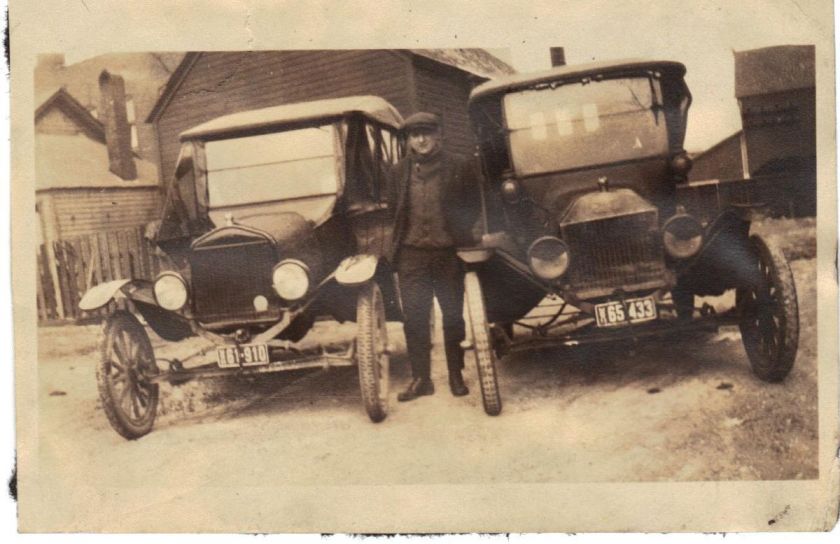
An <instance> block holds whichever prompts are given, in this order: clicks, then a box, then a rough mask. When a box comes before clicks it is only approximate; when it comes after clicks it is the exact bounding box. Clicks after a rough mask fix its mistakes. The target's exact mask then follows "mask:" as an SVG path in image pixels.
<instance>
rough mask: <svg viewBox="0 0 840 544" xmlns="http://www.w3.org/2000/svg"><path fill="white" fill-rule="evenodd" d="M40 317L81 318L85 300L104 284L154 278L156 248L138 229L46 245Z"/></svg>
mask: <svg viewBox="0 0 840 544" xmlns="http://www.w3.org/2000/svg"><path fill="white" fill-rule="evenodd" d="M37 260H38V278H37V285H38V287H37V289H38V320H39V321H41V322H49V321H75V320H80V319H84V318H88V317H96V316H97V314H100V313H102V312H101V311H100V312H94V313H89V312H82V311H81V310H80V309H79V300H81V298H82V295H84V293H85V291H87V290H88V289H89V288H91V287H92V286H94V285H97V284H99V283H102V282H105V281H110V280H115V279H120V278H146V279H152V278H154V277H155V276H156V275H157V274H158V272H160V262H159V260H158V257H157V256H156V254H155V251H154V246H153V245H152V244H151V243H150V242H149V241H148V240H147V239H146V237H145V236H144V228H143V227H142V226H141V227H136V228H131V229H124V230H118V231H111V232H99V233H95V234H90V235H87V236H82V237H78V238H71V239H66V240H58V241H55V242H50V243H46V244H42V245H41V247H40V248H38V259H37Z"/></svg>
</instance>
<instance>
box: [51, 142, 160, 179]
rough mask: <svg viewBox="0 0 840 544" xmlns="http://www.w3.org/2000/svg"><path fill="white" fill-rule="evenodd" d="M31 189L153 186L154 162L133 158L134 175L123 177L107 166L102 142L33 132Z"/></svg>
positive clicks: (155, 170)
mask: <svg viewBox="0 0 840 544" xmlns="http://www.w3.org/2000/svg"><path fill="white" fill-rule="evenodd" d="M35 157H36V160H35V190H36V191H43V190H48V189H81V188H91V189H104V188H116V187H119V188H134V187H157V185H158V183H157V169H156V168H155V165H154V164H152V163H151V162H149V161H146V160H143V159H135V160H136V164H137V179H135V180H132V181H126V180H124V179H122V178H120V177H119V176H117V175H116V174H113V173H112V172H111V171H110V170H109V169H108V168H109V166H108V149H107V148H106V147H105V144H102V143H99V142H97V141H94V140H91V139H90V138H88V137H86V136H83V135H80V134H75V135H63V134H37V133H36V134H35Z"/></svg>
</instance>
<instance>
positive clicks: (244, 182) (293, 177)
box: [205, 125, 341, 208]
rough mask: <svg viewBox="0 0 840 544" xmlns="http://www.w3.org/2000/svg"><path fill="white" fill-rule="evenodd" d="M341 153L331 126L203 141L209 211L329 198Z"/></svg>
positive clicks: (335, 186) (335, 185)
mask: <svg viewBox="0 0 840 544" xmlns="http://www.w3.org/2000/svg"><path fill="white" fill-rule="evenodd" d="M340 150H341V147H340V145H339V143H338V131H337V130H336V126H335V125H323V126H319V127H307V128H301V129H296V130H289V131H286V132H276V133H271V134H259V135H256V136H248V137H245V138H232V139H228V140H217V141H211V142H207V144H206V146H205V151H206V156H207V184H208V196H209V205H210V208H219V207H223V206H236V205H239V204H249V203H257V202H272V201H278V200H288V199H292V198H304V197H314V196H323V195H329V194H334V193H336V192H337V191H338V187H339V183H340V168H341V157H340V153H341V151H340Z"/></svg>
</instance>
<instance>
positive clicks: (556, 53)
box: [548, 47, 566, 66]
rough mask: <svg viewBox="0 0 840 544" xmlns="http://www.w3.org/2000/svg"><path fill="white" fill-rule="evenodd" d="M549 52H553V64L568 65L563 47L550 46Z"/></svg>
mask: <svg viewBox="0 0 840 544" xmlns="http://www.w3.org/2000/svg"><path fill="white" fill-rule="evenodd" d="M548 52H549V53H550V54H551V66H565V65H566V52H565V51H563V48H562V47H549V48H548Z"/></svg>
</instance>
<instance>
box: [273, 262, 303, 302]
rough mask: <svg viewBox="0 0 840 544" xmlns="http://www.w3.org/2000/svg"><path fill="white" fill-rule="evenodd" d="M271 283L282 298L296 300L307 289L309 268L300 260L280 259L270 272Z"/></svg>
mask: <svg viewBox="0 0 840 544" xmlns="http://www.w3.org/2000/svg"><path fill="white" fill-rule="evenodd" d="M271 285H272V287H274V290H275V291H276V292H277V294H278V295H280V297H281V298H282V299H284V300H288V301H290V302H291V301H295V300H298V299H300V298H302V297H303V295H305V294H306V292H307V291H308V290H309V268H308V267H307V266H306V265H305V264H304V263H302V262H301V261H297V260H291V259H290V260H287V261H282V262H280V263H278V264H277V266H275V267H274V271H273V272H272V273H271Z"/></svg>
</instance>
